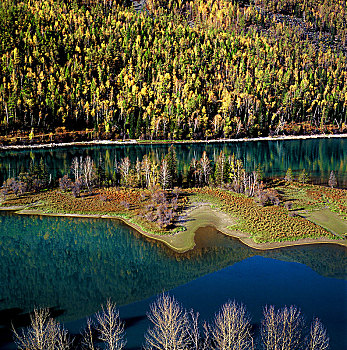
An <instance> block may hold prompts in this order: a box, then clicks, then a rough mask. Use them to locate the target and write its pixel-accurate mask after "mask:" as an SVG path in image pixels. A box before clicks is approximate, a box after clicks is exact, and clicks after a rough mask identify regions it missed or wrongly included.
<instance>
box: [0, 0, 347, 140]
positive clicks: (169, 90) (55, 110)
mask: <svg viewBox="0 0 347 350" xmlns="http://www.w3.org/2000/svg"><path fill="white" fill-rule="evenodd" d="M245 3H246V2H238V1H228V0H215V1H213V0H209V1H202V0H195V1H194V2H190V3H188V2H184V1H169V2H163V1H157V0H148V1H147V2H146V6H147V8H148V11H147V12H146V11H141V12H140V13H137V12H136V11H134V10H133V8H132V7H125V6H123V4H119V3H117V2H115V1H100V2H97V1H71V2H70V1H62V0H36V1H30V2H28V1H18V0H4V1H2V2H1V4H0V33H1V35H0V76H1V79H0V116H1V124H0V132H1V133H2V134H6V133H9V132H11V131H13V130H18V129H19V130H27V131H28V132H29V131H30V130H31V135H34V134H35V133H36V132H40V131H50V132H51V131H54V130H56V129H57V128H66V129H69V130H83V129H85V128H94V129H95V130H98V131H101V132H102V133H104V135H105V137H114V138H141V139H205V138H220V137H240V136H249V135H252V136H260V135H268V134H269V133H281V132H283V131H284V130H285V128H286V125H289V124H291V123H294V125H298V129H300V125H303V124H305V123H306V124H308V125H310V127H312V128H313V129H315V130H318V129H320V130H324V128H325V127H326V126H327V125H332V124H334V125H335V127H336V128H338V129H340V130H343V128H344V127H345V125H346V115H347V110H346V106H347V84H346V79H345V77H346V74H347V71H346V69H347V65H346V56H345V55H344V54H343V52H342V51H341V50H342V48H344V47H345V46H346V43H345V41H346V38H345V33H346V29H345V28H346V27H345V23H346V10H345V8H346V7H344V6H343V5H344V3H345V1H344V0H339V2H338V4H336V2H332V1H328V0H326V1H321V0H320V1H313V0H312V1H303V0H295V1H292V0H291V1H289V0H288V1H287V0H282V1H281V2H273V1H260V0H257V1H255V2H253V1H250V3H249V4H245ZM275 3H276V4H278V5H275ZM259 4H260V5H261V6H263V7H264V8H269V9H276V11H277V10H278V11H289V12H290V13H292V12H293V11H294V13H295V14H298V15H300V16H303V17H304V20H305V22H304V23H305V25H307V26H308V27H310V28H311V27H312V28H311V29H312V30H313V31H314V30H316V31H318V32H317V33H318V34H317V35H318V36H319V35H320V33H323V32H322V31H324V30H326V29H327V30H330V31H331V33H330V34H329V33H328V35H330V36H329V38H328V39H329V40H328V41H329V43H328V44H327V45H325V44H324V45H325V46H324V45H323V46H322V45H321V46H320V45H318V46H317V45H316V44H314V43H312V42H311V41H310V39H309V38H308V37H306V36H305V35H304V36H302V35H299V33H298V31H297V28H295V27H292V26H290V25H287V24H286V23H285V22H284V23H277V22H276V21H275V20H273V18H272V17H271V16H270V14H268V12H263V11H260V10H259V6H258V5H259ZM246 5H247V6H246ZM287 8H288V10H287ZM340 9H342V10H341V11H340ZM311 23H312V24H311ZM313 26H315V27H314V28H313ZM263 29H264V30H263ZM311 29H310V30H311ZM335 35H337V36H338V37H337V39H336V40H340V41H339V43H338V44H337V45H335V46H331V45H332V44H331V45H330V43H334V42H335ZM340 49H341V50H340ZM58 130H59V129H58ZM107 135H108V136H107Z"/></svg>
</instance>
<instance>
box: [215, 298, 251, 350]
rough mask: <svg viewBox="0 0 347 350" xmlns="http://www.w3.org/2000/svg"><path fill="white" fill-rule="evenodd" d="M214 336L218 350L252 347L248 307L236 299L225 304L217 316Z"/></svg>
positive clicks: (238, 349)
mask: <svg viewBox="0 0 347 350" xmlns="http://www.w3.org/2000/svg"><path fill="white" fill-rule="evenodd" d="M212 337H213V343H214V344H215V349H218V350H243V349H247V350H248V349H252V348H253V345H252V344H253V339H252V336H251V334H250V317H249V316H248V314H247V311H246V307H245V306H244V305H243V304H237V303H236V302H235V301H233V302H231V301H229V302H227V303H226V304H224V305H223V306H222V308H221V310H220V312H219V313H218V314H217V315H216V317H215V321H214V326H213V327H212Z"/></svg>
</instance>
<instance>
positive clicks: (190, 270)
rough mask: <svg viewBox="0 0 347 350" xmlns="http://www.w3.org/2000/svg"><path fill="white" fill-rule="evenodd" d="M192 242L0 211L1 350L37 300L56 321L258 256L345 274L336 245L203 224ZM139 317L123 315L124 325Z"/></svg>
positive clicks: (99, 222)
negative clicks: (258, 238) (250, 239)
mask: <svg viewBox="0 0 347 350" xmlns="http://www.w3.org/2000/svg"><path fill="white" fill-rule="evenodd" d="M195 242H196V247H195V248H194V249H193V250H191V251H189V252H187V253H184V254H179V253H175V252H173V251H172V250H171V249H169V248H167V247H166V246H165V245H163V244H162V243H159V242H156V241H153V240H149V239H147V238H145V237H143V236H142V235H140V234H139V233H137V232H135V231H134V230H133V229H131V228H129V227H128V226H126V225H124V224H122V223H121V222H119V221H117V220H105V219H87V218H61V217H59V218H57V217H46V216H21V215H15V214H11V213H1V214H0V256H1V263H0V300H1V302H0V325H1V328H0V338H1V340H0V347H1V343H4V342H6V340H7V341H8V339H9V337H11V335H10V334H9V333H8V332H7V333H6V332H5V331H4V330H6V329H7V330H8V329H9V328H8V325H10V324H11V321H12V322H13V323H15V324H16V325H17V324H18V326H22V325H26V324H28V320H29V318H28V312H30V311H32V309H33V308H34V307H35V306H37V305H39V306H45V307H52V306H56V308H53V309H52V312H53V314H54V316H57V317H58V319H59V320H60V321H63V322H68V321H73V320H77V319H82V318H85V317H86V316H88V315H92V314H94V313H95V312H96V311H98V310H99V309H100V305H101V304H103V303H105V301H106V300H107V299H108V298H111V299H112V300H113V301H114V302H116V304H117V306H118V307H120V306H122V305H129V304H132V303H134V302H137V301H139V300H144V299H146V298H149V297H151V296H153V295H156V294H158V293H160V292H162V291H167V290H171V289H173V288H176V287H178V286H182V285H185V284H187V283H188V282H190V281H193V280H196V279H198V278H200V277H202V276H205V275H208V274H211V273H212V272H215V271H219V270H221V269H223V268H226V267H228V266H231V265H234V264H236V263H239V262H242V261H245V260H246V259H248V258H252V257H255V256H259V255H261V256H263V257H266V258H272V259H278V260H283V261H288V262H299V263H301V264H305V265H307V266H309V267H310V268H311V269H313V270H314V271H316V272H317V273H318V274H320V275H322V276H326V277H334V278H335V279H336V278H339V279H346V269H345V267H346V263H347V260H346V259H347V258H346V249H345V248H343V247H339V246H337V245H310V246H301V247H292V248H289V247H288V248H282V249H276V250H271V251H258V250H254V249H252V248H249V247H247V246H245V245H244V244H242V243H241V242H240V241H238V240H237V239H233V238H231V237H227V236H225V235H223V234H221V233H220V232H218V231H217V230H216V229H215V228H213V227H209V226H207V227H202V228H199V229H198V230H197V232H196V236H195ZM235 266H236V265H235ZM293 282H295V281H293ZM144 318H145V312H144V314H143V315H140V316H138V315H135V316H129V317H126V318H125V321H126V326H127V328H133V327H135V326H136V325H137V324H140V323H141V322H142V321H143V319H144Z"/></svg>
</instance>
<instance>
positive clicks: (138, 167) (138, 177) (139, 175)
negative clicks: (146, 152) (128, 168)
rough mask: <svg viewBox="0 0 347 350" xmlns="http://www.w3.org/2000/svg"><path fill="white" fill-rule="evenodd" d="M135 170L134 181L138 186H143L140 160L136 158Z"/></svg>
mask: <svg viewBox="0 0 347 350" xmlns="http://www.w3.org/2000/svg"><path fill="white" fill-rule="evenodd" d="M135 171H136V182H137V186H138V187H142V186H143V175H142V167H141V162H140V160H139V159H138V158H137V159H136V163H135Z"/></svg>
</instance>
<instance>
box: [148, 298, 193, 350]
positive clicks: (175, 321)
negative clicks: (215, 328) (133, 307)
mask: <svg viewBox="0 0 347 350" xmlns="http://www.w3.org/2000/svg"><path fill="white" fill-rule="evenodd" d="M147 316H148V318H149V320H150V321H151V322H152V323H153V328H150V329H148V331H147V333H146V334H145V339H146V344H145V347H144V348H145V349H146V350H152V349H157V350H183V349H188V343H189V338H188V331H187V327H188V320H187V313H186V311H185V310H184V309H183V308H182V306H181V305H180V304H179V303H178V302H177V301H176V300H175V298H174V297H170V296H169V295H166V294H162V295H161V296H160V297H159V298H158V299H157V301H156V302H154V303H153V304H152V305H151V306H150V312H149V313H148V314H147Z"/></svg>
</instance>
